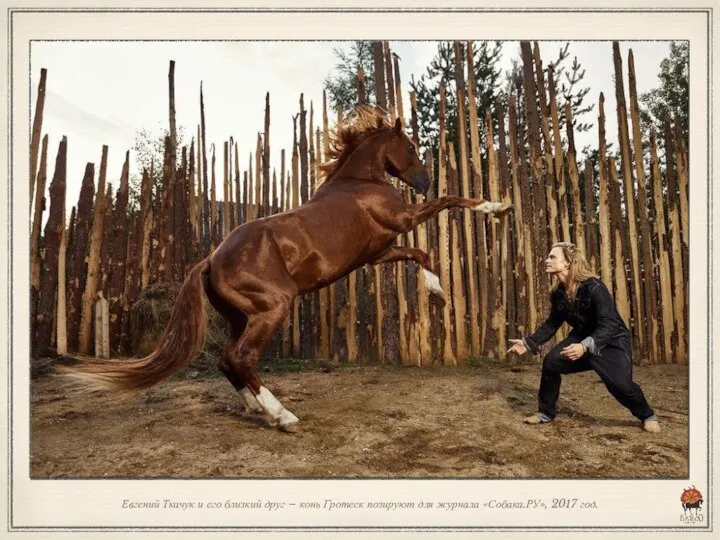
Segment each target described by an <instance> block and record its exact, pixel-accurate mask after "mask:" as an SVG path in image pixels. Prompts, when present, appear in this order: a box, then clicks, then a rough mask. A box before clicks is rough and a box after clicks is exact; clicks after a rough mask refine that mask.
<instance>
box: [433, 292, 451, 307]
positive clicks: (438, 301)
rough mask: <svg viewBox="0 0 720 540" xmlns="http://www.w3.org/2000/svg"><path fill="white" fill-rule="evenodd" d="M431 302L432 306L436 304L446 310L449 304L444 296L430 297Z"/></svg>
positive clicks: (434, 295)
mask: <svg viewBox="0 0 720 540" xmlns="http://www.w3.org/2000/svg"><path fill="white" fill-rule="evenodd" d="M430 302H431V303H432V304H435V305H436V306H438V307H439V308H444V307H445V305H446V304H447V302H446V301H445V298H443V297H442V296H438V295H436V294H431V295H430Z"/></svg>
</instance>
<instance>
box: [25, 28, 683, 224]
mask: <svg viewBox="0 0 720 540" xmlns="http://www.w3.org/2000/svg"><path fill="white" fill-rule="evenodd" d="M563 43H564V42H541V43H540V51H541V56H542V59H543V65H544V66H547V65H548V63H549V62H551V61H552V60H553V59H555V58H556V56H557V53H558V50H559V48H560V47H561V46H562V45H563ZM345 45H347V44H345ZM620 45H621V47H620V49H621V52H622V55H623V71H624V72H625V74H627V53H628V49H630V48H632V50H633V54H634V57H635V71H636V78H637V85H638V93H642V92H646V91H648V90H650V89H652V88H655V87H657V85H658V77H657V74H658V72H659V66H660V62H661V60H662V59H663V58H665V57H667V56H668V54H669V42H667V41H632V42H630V41H625V42H621V43H620ZM337 46H343V44H342V43H341V42H300V41H296V42H279V41H270V42H258V41H254V42H250V41H246V42H197V41H175V42H132V41H127V42H120V41H108V42H87V41H84V42H80V41H77V42H69V41H63V42H48V41H44V42H37V41H36V42H33V43H32V47H31V81H30V85H31V110H32V111H33V113H32V114H34V108H35V100H36V95H37V85H38V82H39V78H40V69H41V68H47V70H48V74H47V87H46V101H45V111H44V117H43V135H45V134H48V135H49V147H48V148H49V150H48V153H49V156H48V185H49V183H50V179H51V178H52V174H53V167H54V161H55V155H56V153H57V147H58V144H59V142H60V139H61V138H62V136H63V135H65V136H67V138H68V165H67V167H68V168H67V198H66V200H67V204H68V208H69V207H70V206H72V205H75V204H76V203H77V198H78V194H79V190H80V184H81V182H82V177H83V173H84V170H85V164H86V163H87V162H94V163H95V164H96V175H97V171H98V170H99V163H100V156H101V151H102V145H103V144H106V145H108V147H109V155H108V176H107V179H108V181H109V182H111V183H112V184H113V187H114V188H115V187H117V185H118V179H119V176H120V172H121V168H122V163H123V160H124V157H125V152H126V151H127V150H130V149H131V147H132V144H133V140H134V138H135V135H136V131H137V130H139V129H142V128H145V129H149V130H151V131H153V132H156V133H159V132H160V129H161V128H163V127H165V126H167V124H168V67H169V62H170V60H174V61H175V109H176V115H177V125H178V127H180V126H182V127H183V129H184V133H185V137H184V139H185V142H186V143H187V144H188V145H189V144H190V140H191V138H192V137H194V136H195V134H196V131H197V125H198V124H199V122H200V98H199V88H200V82H201V81H202V83H203V94H204V103H205V123H206V133H207V139H208V144H207V148H208V153H209V149H210V143H215V145H216V156H217V158H218V164H216V174H218V175H219V177H222V168H221V165H220V163H221V162H222V145H223V142H224V141H226V140H228V139H229V137H231V136H232V137H233V139H234V140H235V141H237V142H238V147H239V153H240V164H241V169H242V168H243V167H246V166H247V163H248V157H249V153H250V152H254V150H255V145H256V141H257V134H258V132H260V131H263V129H264V107H265V93H266V92H270V107H271V126H270V141H271V151H272V156H271V161H272V163H271V167H276V168H278V170H279V167H280V150H281V149H282V148H285V149H286V154H287V162H286V166H287V167H289V166H290V162H289V156H290V152H291V146H292V136H293V134H292V116H293V115H294V114H296V113H297V111H298V106H299V97H300V94H301V93H304V101H305V107H306V109H308V110H309V109H310V103H311V102H312V103H313V106H314V108H315V125H316V126H317V125H318V123H319V122H321V121H322V82H323V80H324V79H325V77H326V76H327V74H328V73H329V72H330V71H331V70H332V68H333V66H334V65H335V63H336V59H335V57H334V55H333V53H332V49H333V47H337ZM390 47H391V49H392V51H393V52H395V53H396V54H398V55H399V56H400V58H401V61H400V68H401V78H402V83H403V87H404V94H403V96H404V100H405V101H404V103H405V107H406V110H407V109H408V108H409V97H408V96H409V94H408V92H409V89H410V88H409V81H410V76H411V74H414V75H415V78H416V79H418V78H419V77H420V76H421V75H422V74H423V73H424V72H425V67H426V66H427V65H428V63H429V62H430V60H431V58H432V57H433V55H434V54H435V52H436V50H437V44H436V42H429V41H392V42H390ZM518 49H519V47H518V42H505V45H504V48H503V53H504V57H503V70H505V69H506V68H508V67H509V65H510V59H511V58H512V57H515V56H517V54H518ZM570 55H571V57H572V56H577V57H578V60H579V61H580V63H581V64H582V65H583V67H584V68H585V69H586V70H587V72H586V75H585V79H584V83H585V84H586V85H588V86H590V87H591V92H590V94H589V95H588V97H587V98H586V101H592V102H593V103H597V98H598V95H599V93H600V92H604V94H605V111H606V116H607V126H606V130H607V135H608V139H609V140H613V139H614V138H615V137H616V134H617V127H616V126H617V122H616V116H615V98H614V86H613V73H614V69H613V61H612V43H611V42H609V41H593V42H589V41H585V42H579V41H576V42H572V43H571V45H570ZM625 77H626V78H625V81H626V82H625V91H626V95H627V92H628V85H627V75H626V76H625ZM330 114H331V121H332V119H333V118H334V115H333V114H332V113H330ZM308 120H309V118H308ZM596 120H597V105H596V106H595V109H594V110H593V112H592V113H590V114H588V115H587V118H586V119H585V121H589V122H593V123H595V124H596ZM28 122H30V119H28ZM586 144H590V145H592V146H593V147H597V128H596V127H595V128H594V129H593V130H592V131H591V132H590V133H589V134H586V135H584V136H579V137H578V140H577V142H576V146H577V148H578V150H580V149H582V148H583V146H585V145H586ZM130 159H131V172H133V171H136V167H135V166H136V164H135V162H134V160H133V156H132V154H131V158H130ZM208 159H209V156H208ZM241 174H242V173H241ZM96 185H97V176H96ZM219 193H220V194H222V189H220V190H219ZM68 216H69V213H68Z"/></svg>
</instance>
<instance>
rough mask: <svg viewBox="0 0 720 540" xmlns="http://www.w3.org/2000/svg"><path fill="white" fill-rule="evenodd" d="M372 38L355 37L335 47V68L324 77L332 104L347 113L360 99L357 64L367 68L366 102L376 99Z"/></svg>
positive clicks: (324, 83)
mask: <svg viewBox="0 0 720 540" xmlns="http://www.w3.org/2000/svg"><path fill="white" fill-rule="evenodd" d="M371 44H372V42H371V41H353V42H352V43H351V44H350V45H349V48H341V47H335V48H333V54H335V57H336V58H337V63H336V64H335V69H334V70H333V71H332V72H331V73H330V74H328V76H327V77H325V81H324V82H323V87H324V88H325V90H326V91H327V95H328V100H329V106H330V107H331V108H332V109H334V110H336V111H337V110H342V111H343V113H345V114H347V113H348V112H349V111H350V110H352V109H353V108H354V107H355V106H356V105H357V104H358V103H359V102H360V100H359V99H358V81H357V72H358V67H362V68H363V71H364V72H365V100H364V101H365V103H368V104H374V103H375V78H374V77H373V73H374V64H373V55H372V46H371Z"/></svg>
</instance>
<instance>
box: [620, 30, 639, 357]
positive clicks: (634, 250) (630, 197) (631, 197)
mask: <svg viewBox="0 0 720 540" xmlns="http://www.w3.org/2000/svg"><path fill="white" fill-rule="evenodd" d="M613 63H614V65H615V99H616V101H617V115H618V141H619V142H620V157H621V161H622V171H623V172H622V180H623V184H624V185H625V209H626V210H625V211H626V213H627V220H628V227H629V228H628V232H629V234H630V239H631V240H630V257H631V261H630V262H631V265H630V266H631V269H632V289H633V303H632V310H633V311H632V313H633V322H634V325H633V327H634V330H635V337H636V338H637V344H638V348H639V350H640V354H641V355H643V356H644V355H646V354H647V343H646V340H645V336H646V335H647V330H646V328H645V324H646V320H647V319H646V313H645V311H644V309H643V302H642V292H641V291H642V278H641V276H640V254H639V253H638V242H637V238H638V232H637V216H636V210H635V206H636V204H637V203H636V201H635V191H634V189H633V176H632V156H631V155H630V140H629V135H628V123H627V108H626V106H625V90H624V84H623V74H622V58H621V56H620V44H619V43H618V42H617V41H613ZM639 158H640V159H642V156H640V157H639Z"/></svg>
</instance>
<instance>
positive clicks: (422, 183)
mask: <svg viewBox="0 0 720 540" xmlns="http://www.w3.org/2000/svg"><path fill="white" fill-rule="evenodd" d="M413 186H415V193H418V194H420V195H427V192H428V190H429V189H430V178H429V177H428V175H427V173H425V172H421V173H416V174H415V178H414V182H413Z"/></svg>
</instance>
